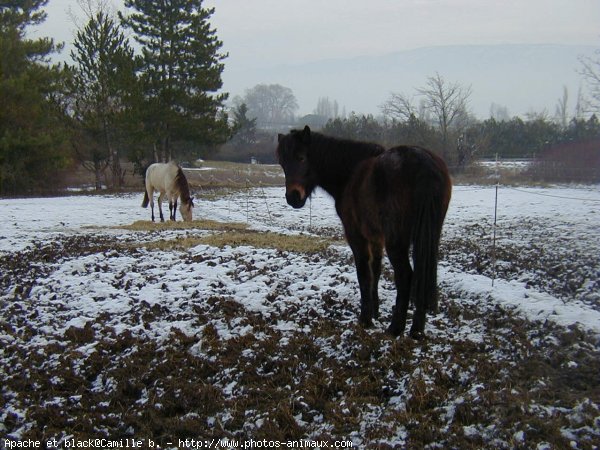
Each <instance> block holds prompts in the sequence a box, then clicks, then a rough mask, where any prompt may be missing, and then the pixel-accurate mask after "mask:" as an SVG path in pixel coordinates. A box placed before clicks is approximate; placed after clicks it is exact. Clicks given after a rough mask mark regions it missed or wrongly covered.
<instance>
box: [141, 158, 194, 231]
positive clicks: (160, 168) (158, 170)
mask: <svg viewBox="0 0 600 450" xmlns="http://www.w3.org/2000/svg"><path fill="white" fill-rule="evenodd" d="M155 191H158V192H160V195H159V196H158V210H159V212H160V220H161V222H164V221H165V218H164V217H163V212H162V201H163V199H164V197H165V195H166V196H167V199H168V200H169V213H170V216H169V218H170V219H171V220H175V215H176V213H177V198H181V206H180V207H179V211H180V212H181V216H182V217H183V220H185V221H190V220H192V208H193V206H194V202H193V201H192V197H190V188H189V186H188V182H187V179H186V178H185V175H184V174H183V170H181V167H179V166H178V165H177V163H175V162H174V161H171V162H169V163H155V164H152V165H150V167H148V169H147V170H146V192H145V193H144V201H143V202H142V207H143V208H147V207H148V203H150V206H151V207H152V222H154V192H155Z"/></svg>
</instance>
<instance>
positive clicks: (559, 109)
mask: <svg viewBox="0 0 600 450" xmlns="http://www.w3.org/2000/svg"><path fill="white" fill-rule="evenodd" d="M568 103H569V91H568V89H567V87H566V86H563V95H562V97H561V98H559V99H558V101H557V102H556V113H555V116H556V122H557V123H558V124H559V125H560V126H561V127H562V129H563V130H564V129H565V128H567V125H568V124H569V113H568V112H567V105H568Z"/></svg>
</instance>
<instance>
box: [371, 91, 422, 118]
mask: <svg viewBox="0 0 600 450" xmlns="http://www.w3.org/2000/svg"><path fill="white" fill-rule="evenodd" d="M380 108H381V112H382V113H383V115H384V116H386V117H389V118H391V119H396V120H399V121H400V122H407V121H408V120H410V118H411V116H415V117H416V112H417V109H416V108H415V106H414V104H413V98H412V97H408V96H407V95H405V94H402V93H397V92H392V93H391V94H390V98H389V99H388V100H386V101H385V102H384V103H383V104H382V105H381V106H380Z"/></svg>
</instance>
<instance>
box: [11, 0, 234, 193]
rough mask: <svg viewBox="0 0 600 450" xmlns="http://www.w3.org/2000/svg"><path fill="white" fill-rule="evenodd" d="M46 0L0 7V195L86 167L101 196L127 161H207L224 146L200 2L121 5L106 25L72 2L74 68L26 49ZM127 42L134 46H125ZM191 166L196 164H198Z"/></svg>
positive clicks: (38, 47) (217, 55) (85, 5)
mask: <svg viewBox="0 0 600 450" xmlns="http://www.w3.org/2000/svg"><path fill="white" fill-rule="evenodd" d="M47 3H48V0H13V1H11V2H8V3H6V2H5V3H3V4H2V5H1V6H0V52H1V59H0V101H1V102H2V104H3V108H2V110H1V112H0V194H5V193H11V194H15V193H19V192H21V191H23V190H32V189H37V188H41V187H43V186H44V185H49V184H51V179H52V176H53V175H54V174H55V173H56V170H57V169H60V168H64V167H66V166H68V165H69V164H72V163H73V162H81V163H83V164H85V165H86V166H87V167H88V168H89V169H90V170H91V171H92V172H93V173H94V174H95V178H96V184H97V186H99V185H100V184H101V183H102V181H103V179H102V174H104V172H105V171H108V172H109V173H110V177H109V178H108V179H107V180H104V181H107V182H108V183H109V184H110V185H111V186H112V187H115V188H119V187H121V185H122V183H123V177H124V171H123V169H122V167H121V162H122V161H123V160H124V159H125V158H128V159H129V160H130V161H133V162H134V163H135V165H136V167H137V168H138V169H139V171H140V172H141V171H142V170H143V168H145V167H146V166H147V165H148V164H149V163H150V162H153V161H160V160H163V161H166V160H169V159H171V158H174V157H177V158H185V157H186V156H187V155H208V154H210V153H211V152H214V151H215V150H216V148H217V146H218V145H219V144H221V143H223V142H225V141H226V140H227V139H228V138H229V137H230V134H231V128H230V126H229V123H228V117H227V114H226V111H225V101H226V100H227V97H228V95H227V94H226V93H221V92H219V91H220V89H221V87H222V80H221V74H222V72H223V69H224V63H223V60H224V59H225V58H226V57H227V55H226V54H224V53H222V52H221V47H222V42H221V41H220V40H219V39H218V37H217V35H216V31H215V30H214V29H213V28H212V27H211V26H210V18H211V16H212V14H213V12H214V9H213V8H205V7H204V6H203V2H202V0H168V1H157V0H155V1H146V0H126V1H125V8H126V9H125V11H124V12H118V14H117V13H115V12H114V11H111V10H110V7H109V5H108V2H105V1H103V0H82V1H80V5H81V6H82V9H83V11H84V14H85V20H84V23H83V24H82V25H81V26H80V27H79V28H78V30H77V32H76V37H75V40H74V43H73V50H72V51H71V53H70V57H71V60H72V64H52V63H51V56H52V55H53V54H54V53H56V52H58V51H60V50H61V48H62V46H61V45H56V44H55V43H54V42H53V41H52V40H51V39H48V38H40V39H31V38H29V37H28V35H27V30H28V29H30V28H31V27H33V26H35V25H39V24H40V23H42V22H43V21H44V20H45V17H46V13H45V12H44V9H43V8H44V6H46V4H47ZM128 35H130V36H131V37H132V39H133V41H134V42H131V41H130V39H129V38H128V37H127V36H128ZM196 157H197V156H196Z"/></svg>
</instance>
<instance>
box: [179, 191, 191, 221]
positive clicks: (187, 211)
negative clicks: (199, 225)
mask: <svg viewBox="0 0 600 450" xmlns="http://www.w3.org/2000/svg"><path fill="white" fill-rule="evenodd" d="M193 207H194V200H193V199H192V198H191V197H190V199H189V200H188V201H185V202H181V206H180V207H179V211H180V212H181V217H183V220H184V221H186V222H191V220H192V208H193Z"/></svg>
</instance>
